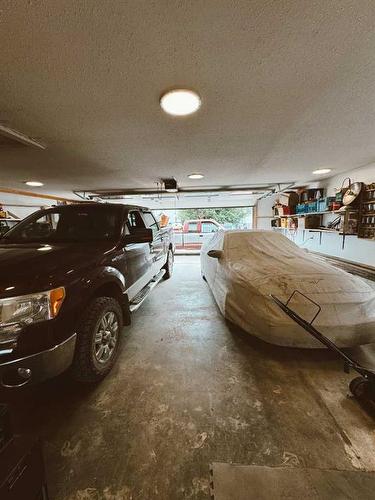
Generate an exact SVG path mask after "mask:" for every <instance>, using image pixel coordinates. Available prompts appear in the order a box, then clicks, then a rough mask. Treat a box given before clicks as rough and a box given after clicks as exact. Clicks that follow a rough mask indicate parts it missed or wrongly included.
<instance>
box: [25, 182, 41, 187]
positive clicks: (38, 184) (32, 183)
mask: <svg viewBox="0 0 375 500" xmlns="http://www.w3.org/2000/svg"><path fill="white" fill-rule="evenodd" d="M25 184H27V185H28V186H32V187H41V186H44V184H43V182H39V181H26V182H25Z"/></svg>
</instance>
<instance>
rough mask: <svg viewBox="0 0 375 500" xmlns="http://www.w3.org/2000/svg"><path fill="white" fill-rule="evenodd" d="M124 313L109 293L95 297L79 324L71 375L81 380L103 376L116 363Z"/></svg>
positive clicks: (94, 380)
mask: <svg viewBox="0 0 375 500" xmlns="http://www.w3.org/2000/svg"><path fill="white" fill-rule="evenodd" d="M122 326H123V316H122V311H121V307H120V304H119V303H118V302H117V300H116V299H113V298H112V297H99V298H96V299H94V300H93V301H92V302H91V303H90V304H89V306H88V308H87V309H86V312H85V313H84V315H83V318H82V321H81V323H80V327H79V328H78V332H77V333H78V335H77V344H76V351H75V355H74V361H73V376H74V378H75V379H76V380H78V381H80V382H98V381H100V380H102V379H103V378H104V377H105V376H106V375H107V374H108V373H109V372H110V371H111V369H112V367H113V365H114V364H115V361H116V358H117V355H118V351H119V347H120V341H121V330H122Z"/></svg>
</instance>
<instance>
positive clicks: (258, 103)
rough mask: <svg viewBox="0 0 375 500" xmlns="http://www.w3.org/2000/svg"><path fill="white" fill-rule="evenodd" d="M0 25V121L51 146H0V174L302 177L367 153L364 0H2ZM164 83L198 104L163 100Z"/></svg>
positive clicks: (81, 178)
mask: <svg viewBox="0 0 375 500" xmlns="http://www.w3.org/2000/svg"><path fill="white" fill-rule="evenodd" d="M0 23H1V24H0V68H1V73H2V78H1V92H0V119H3V120H8V121H9V122H10V124H11V125H12V126H14V127H15V128H18V129H19V130H21V131H23V132H25V133H29V134H30V135H33V136H36V137H40V138H42V140H43V141H45V142H46V143H47V144H48V149H47V150H46V151H38V150H33V149H30V148H15V149H14V150H11V149H7V148H6V147H5V146H2V147H1V149H0V159H1V164H0V165H1V170H0V186H8V187H16V188H19V187H22V184H21V183H22V181H23V180H26V179H36V180H42V181H43V182H45V184H46V186H45V188H43V189H42V190H41V191H43V190H44V191H46V192H58V193H62V192H65V193H66V192H67V191H70V190H72V189H85V188H88V189H94V188H120V187H123V188H146V187H154V186H155V185H154V182H155V181H156V180H157V179H158V178H160V177H167V176H175V177H176V178H177V179H178V181H179V184H180V185H182V186H193V185H198V186H219V185H229V184H230V185H233V184H236V185H242V184H247V185H248V184H257V183H260V184H264V183H266V182H288V181H298V182H300V181H305V180H308V179H310V178H311V177H312V176H311V171H312V170H313V169H316V168H319V167H327V166H329V167H331V168H332V169H334V172H333V173H338V172H341V171H344V170H347V169H349V168H354V167H357V166H360V165H363V164H367V163H369V162H372V161H374V160H375V141H374V137H375V57H374V54H375V30H374V26H375V2H374V1H373V0H368V1H367V0H353V1H349V0H329V1H327V0H275V1H270V0H253V1H251V0H246V1H241V0H232V1H229V0H201V1H198V0H196V1H194V0H191V1H188V0H185V1H177V0H174V1H172V0H130V1H120V0H116V1H114V0H105V1H103V0H8V1H6V0H0ZM176 85H182V86H187V87H192V88H194V89H196V90H198V92H199V93H200V95H201V97H202V100H203V106H202V108H201V110H200V111H199V112H198V113H197V114H196V115H194V116H191V117H188V118H182V119H181V118H172V117H168V116H167V115H165V114H163V113H162V112H161V110H160V108H159V104H158V99H159V95H160V93H161V92H162V91H163V90H165V89H166V88H168V87H171V86H176ZM194 171H201V172H203V173H204V174H205V178H204V179H203V181H199V182H198V181H190V180H189V179H187V175H188V174H189V173H191V172H194ZM34 190H35V189H34Z"/></svg>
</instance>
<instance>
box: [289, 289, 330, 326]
mask: <svg viewBox="0 0 375 500" xmlns="http://www.w3.org/2000/svg"><path fill="white" fill-rule="evenodd" d="M297 293H298V294H299V295H302V297H304V298H305V299H306V300H308V301H309V302H311V303H312V304H314V306H316V307H317V308H318V311H317V313H316V314H315V316H314V317H313V319H312V320H311V321H310V323H309V324H310V325H312V324H313V323H314V321H315V320H316V318H317V317H318V316H319V314H320V312H321V310H322V308H321V306H320V305H319V304H318V303H317V302H315V301H314V300H312V299H311V298H310V297H308V296H307V295H305V294H304V293H302V292H300V291H299V290H294V291H293V292H292V294H291V296H290V297H289V299H288V300H287V301H286V302H285V305H286V306H287V307H288V304H289V302H290V301H291V300H292V298H293V297H294V295H296V294H297Z"/></svg>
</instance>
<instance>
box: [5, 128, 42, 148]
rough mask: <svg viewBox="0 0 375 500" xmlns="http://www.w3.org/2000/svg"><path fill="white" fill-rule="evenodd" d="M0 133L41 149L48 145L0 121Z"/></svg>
mask: <svg viewBox="0 0 375 500" xmlns="http://www.w3.org/2000/svg"><path fill="white" fill-rule="evenodd" d="M0 135H3V136H5V137H8V138H10V139H13V140H14V141H17V142H21V143H22V144H26V145H27V146H34V147H36V148H39V149H46V147H47V146H46V145H45V144H43V143H42V142H39V141H37V140H36V139H34V138H33V137H30V136H29V135H26V134H23V133H22V132H19V131H18V130H15V129H14V128H10V127H7V126H6V125H4V124H3V123H0Z"/></svg>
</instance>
